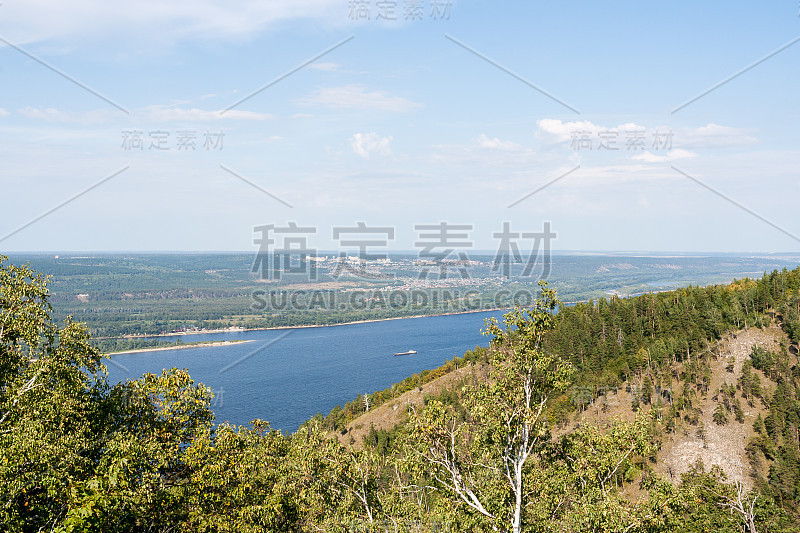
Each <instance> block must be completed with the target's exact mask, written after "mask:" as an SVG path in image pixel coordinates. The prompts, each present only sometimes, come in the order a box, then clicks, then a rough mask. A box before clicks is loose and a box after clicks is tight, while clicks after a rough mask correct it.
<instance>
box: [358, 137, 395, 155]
mask: <svg viewBox="0 0 800 533" xmlns="http://www.w3.org/2000/svg"><path fill="white" fill-rule="evenodd" d="M391 142H392V138H391V137H381V136H380V135H378V134H377V133H375V132H371V133H356V134H355V135H353V136H352V137H351V138H350V147H351V148H352V149H353V151H354V152H355V153H356V154H358V155H360V156H361V157H363V158H364V159H369V158H370V155H371V154H376V155H392V149H391V148H390V146H389V144H390V143H391Z"/></svg>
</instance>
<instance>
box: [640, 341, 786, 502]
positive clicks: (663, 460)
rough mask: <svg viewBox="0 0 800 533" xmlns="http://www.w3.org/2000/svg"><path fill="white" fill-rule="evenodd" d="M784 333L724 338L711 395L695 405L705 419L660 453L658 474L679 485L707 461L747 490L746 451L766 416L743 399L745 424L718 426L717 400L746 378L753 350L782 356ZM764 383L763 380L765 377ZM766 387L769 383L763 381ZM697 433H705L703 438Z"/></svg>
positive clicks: (714, 363) (758, 404)
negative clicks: (746, 364) (695, 466)
mask: <svg viewBox="0 0 800 533" xmlns="http://www.w3.org/2000/svg"><path fill="white" fill-rule="evenodd" d="M782 338H783V332H782V331H781V329H780V328H778V327H777V326H772V327H769V328H765V329H763V330H762V329H756V328H749V329H748V330H746V331H745V330H740V331H738V332H736V333H732V334H730V335H727V336H725V337H724V338H723V339H722V340H720V342H719V345H718V346H719V350H718V353H719V357H717V359H716V360H715V361H712V363H711V364H712V371H713V373H712V379H711V386H710V388H709V393H708V394H707V395H706V396H705V397H704V396H702V395H699V394H698V397H697V401H696V402H695V405H696V406H697V407H699V408H700V409H701V410H702V411H703V414H702V416H701V417H700V424H698V425H697V426H685V427H684V429H679V430H678V432H677V433H676V434H674V435H672V436H671V437H670V439H669V441H667V442H666V443H665V444H664V445H663V447H662V449H661V451H660V453H659V461H658V464H657V465H656V467H655V470H656V471H657V472H660V473H662V474H663V475H665V476H666V477H668V478H670V479H671V480H672V481H673V482H674V483H677V482H679V481H680V476H681V474H683V473H684V472H687V471H689V470H690V469H691V467H692V465H693V464H695V463H696V462H697V461H698V460H702V462H703V464H704V465H705V467H706V469H709V468H710V467H711V466H712V465H719V466H720V467H721V468H722V470H723V471H724V472H725V475H726V476H727V477H728V480H729V481H741V482H742V483H743V484H744V486H745V487H746V488H748V489H750V488H751V486H752V480H751V478H750V476H749V475H748V471H749V465H748V461H747V457H746V456H745V447H746V446H747V443H748V442H749V441H750V438H751V437H752V436H753V435H754V432H753V422H754V421H755V419H756V417H757V416H758V414H759V413H762V415H763V413H764V412H765V410H764V409H763V405H762V404H761V402H760V401H756V402H754V407H751V406H750V405H749V404H748V403H747V401H744V400H741V405H742V410H743V411H744V422H743V423H739V422H737V421H736V420H735V419H734V417H733V416H729V421H728V423H727V424H724V425H721V426H720V425H717V424H716V423H714V421H713V418H712V416H713V413H714V408H715V407H716V405H717V402H716V401H714V400H713V396H714V393H715V392H716V391H717V390H719V388H720V387H721V386H722V385H723V384H724V383H728V384H734V385H735V384H736V383H737V382H738V380H739V377H740V376H741V374H742V363H744V362H745V361H746V360H747V359H749V358H750V352H751V350H752V348H753V346H762V347H763V348H765V349H767V350H770V351H777V350H778V349H779V347H780V340H781V339H782ZM731 356H732V357H733V358H734V360H735V361H734V371H733V372H732V373H731V372H728V371H727V370H726V368H725V367H726V366H727V365H728V358H729V357H731ZM761 378H762V380H763V375H762V376H761ZM762 383H766V380H763V381H762ZM698 428H703V431H704V432H705V439H703V438H702V432H699V433H698Z"/></svg>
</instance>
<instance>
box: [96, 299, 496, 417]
mask: <svg viewBox="0 0 800 533" xmlns="http://www.w3.org/2000/svg"><path fill="white" fill-rule="evenodd" d="M490 316H495V317H500V316H501V313H500V312H498V311H491V312H481V313H467V314H459V315H446V316H434V317H419V318H403V319H397V320H385V321H379V322H366V323H361V324H346V325H341V326H329V327H318V328H293V329H282V330H265V331H244V332H231V333H208V334H197V335H185V336H183V337H180V338H181V339H182V340H183V341H184V342H198V341H221V340H234V339H242V340H249V341H252V342H246V343H241V344H233V345H228V346H214V347H204V348H183V349H178V350H164V351H156V352H141V353H131V354H118V355H114V356H112V360H111V362H108V361H107V362H106V364H107V366H108V372H109V382H110V383H117V382H119V381H124V380H126V379H135V378H138V377H140V376H141V375H142V374H144V373H146V372H151V373H160V372H161V370H162V369H164V368H172V367H177V368H185V369H187V370H188V371H189V374H190V375H191V376H192V378H193V379H194V381H195V383H203V384H205V385H207V386H208V387H210V388H211V389H212V390H213V391H214V394H215V396H216V397H215V399H214V400H213V403H212V409H213V411H214V414H215V417H216V422H217V423H221V422H231V423H233V424H240V425H242V424H249V423H250V422H251V421H252V420H254V419H256V418H260V419H262V420H267V421H269V422H270V424H271V425H272V427H273V428H275V429H281V430H283V431H285V432H290V433H291V432H294V431H295V430H297V428H298V426H299V425H300V424H301V423H302V422H303V421H305V420H307V419H308V418H310V417H312V416H313V415H315V414H316V413H320V412H321V413H323V414H327V413H328V412H329V411H330V410H331V409H332V408H333V407H334V406H336V405H344V404H345V402H347V401H350V400H352V399H354V398H355V397H356V396H358V395H360V394H363V393H365V392H368V393H372V392H374V391H377V390H382V389H385V388H387V387H390V386H391V385H392V384H393V383H396V382H398V381H402V380H403V379H405V378H406V377H408V376H410V375H411V374H414V373H416V372H420V371H421V370H424V369H430V368H436V367H438V366H440V365H441V364H443V363H444V362H445V361H447V360H448V359H451V358H453V357H454V356H457V355H458V356H461V355H463V354H464V352H465V351H467V350H470V349H472V348H474V347H475V346H478V345H479V346H488V344H489V338H488V337H486V336H484V335H481V334H480V331H481V329H482V328H483V324H484V319H485V318H487V317H490ZM408 350H416V351H417V353H416V354H413V355H404V356H397V357H395V356H393V355H392V354H394V353H396V352H405V351H408Z"/></svg>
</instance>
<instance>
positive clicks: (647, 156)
mask: <svg viewBox="0 0 800 533" xmlns="http://www.w3.org/2000/svg"><path fill="white" fill-rule="evenodd" d="M689 157H697V154H695V153H694V152H690V151H689V150H683V149H681V148H676V149H674V150H670V151H669V152H667V153H666V154H664V155H657V154H653V153H650V152H643V153H641V154H639V155H635V156H633V157H632V158H631V159H634V160H636V161H644V162H645V163H666V162H668V161H676V160H678V159H686V158H689Z"/></svg>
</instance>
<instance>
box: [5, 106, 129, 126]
mask: <svg viewBox="0 0 800 533" xmlns="http://www.w3.org/2000/svg"><path fill="white" fill-rule="evenodd" d="M18 112H19V114H20V115H22V116H23V117H26V118H29V119H33V120H44V121H47V122H63V123H72V124H100V123H104V122H107V121H108V120H110V119H112V118H114V117H117V118H119V116H120V115H121V113H120V112H119V111H114V110H108V109H96V110H93V111H82V112H76V113H72V112H66V111H61V110H59V109H55V108H52V107H48V108H44V109H40V108H37V107H23V108H22V109H19V110H18Z"/></svg>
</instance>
